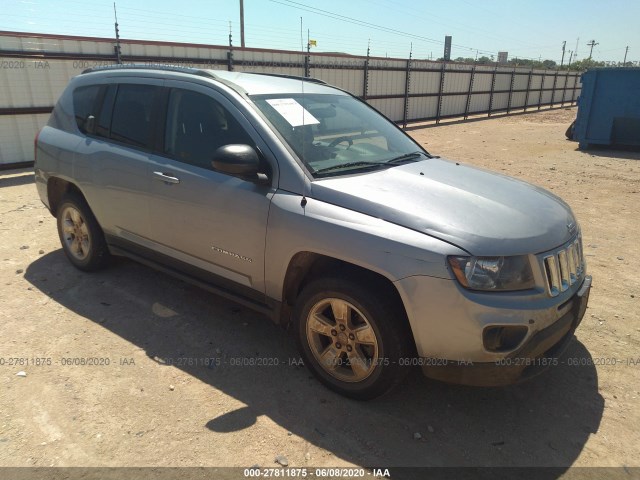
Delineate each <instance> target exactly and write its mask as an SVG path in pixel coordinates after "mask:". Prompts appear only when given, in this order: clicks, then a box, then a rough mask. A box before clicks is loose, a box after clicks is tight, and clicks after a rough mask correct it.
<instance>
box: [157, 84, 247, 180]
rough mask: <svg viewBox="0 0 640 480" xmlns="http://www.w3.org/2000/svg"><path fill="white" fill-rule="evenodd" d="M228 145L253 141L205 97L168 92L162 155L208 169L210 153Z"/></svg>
mask: <svg viewBox="0 0 640 480" xmlns="http://www.w3.org/2000/svg"><path fill="white" fill-rule="evenodd" d="M229 144H244V145H253V141H252V140H251V137H250V136H249V134H248V133H247V132H246V131H245V130H244V129H243V128H242V126H240V124H239V123H238V122H237V121H236V120H235V118H233V116H232V115H231V114H230V113H229V111H228V110H226V109H225V108H224V107H223V106H222V105H220V103H218V102H217V101H215V100H214V99H213V98H211V97H209V96H207V95H204V94H201V93H197V92H193V91H190V90H182V89H172V90H171V94H170V97H169V105H168V109H167V124H166V135H165V144H164V153H165V154H166V155H168V156H170V157H172V158H175V159H176V160H179V161H181V162H185V163H189V164H191V165H195V166H198V167H202V168H209V169H212V168H213V167H212V166H211V160H212V159H213V154H214V152H215V151H216V150H217V149H218V148H220V147H222V146H223V145H229Z"/></svg>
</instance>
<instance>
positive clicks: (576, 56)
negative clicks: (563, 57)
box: [573, 37, 580, 60]
mask: <svg viewBox="0 0 640 480" xmlns="http://www.w3.org/2000/svg"><path fill="white" fill-rule="evenodd" d="M579 43H580V37H578V38H576V49H575V50H574V51H573V59H574V60H577V59H578V44H579Z"/></svg>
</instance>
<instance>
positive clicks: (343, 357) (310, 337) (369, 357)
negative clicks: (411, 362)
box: [294, 278, 412, 400]
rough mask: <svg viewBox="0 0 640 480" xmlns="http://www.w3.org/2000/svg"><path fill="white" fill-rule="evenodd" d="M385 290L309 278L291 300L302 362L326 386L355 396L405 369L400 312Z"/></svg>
mask: <svg viewBox="0 0 640 480" xmlns="http://www.w3.org/2000/svg"><path fill="white" fill-rule="evenodd" d="M386 293H387V292H386V291H379V290H378V288H377V287H375V286H372V287H371V288H370V289H368V288H366V285H362V284H360V283H359V282H354V281H350V280H346V279H342V278H322V279H319V280H315V281H313V282H311V283H309V284H308V285H307V286H306V287H305V288H304V289H303V291H302V293H301V294H300V296H299V298H298V301H297V303H296V309H295V313H294V315H295V317H294V318H295V321H296V337H297V340H298V344H299V347H300V350H301V352H302V354H303V357H304V359H305V363H306V364H307V365H308V366H309V368H310V369H311V371H312V372H313V373H314V374H315V375H316V377H318V379H320V381H321V382H322V383H324V384H325V385H326V386H327V387H329V388H330V389H332V390H334V391H336V392H338V393H341V394H342V395H345V396H348V397H351V398H356V399H360V400H366V399H371V398H374V397H377V396H379V395H382V394H384V393H385V392H387V391H388V390H390V389H391V388H393V387H394V386H395V385H397V384H398V383H400V382H401V381H402V379H403V378H404V377H405V375H406V374H407V373H408V368H407V367H404V366H401V365H400V364H401V363H403V362H402V361H401V359H402V358H405V357H408V356H410V355H411V352H412V349H411V343H410V335H409V333H408V331H407V330H408V329H407V328H406V319H405V317H404V312H403V311H402V309H401V308H399V306H398V305H397V304H396V303H397V302H394V301H393V299H392V298H389V297H391V296H390V295H386Z"/></svg>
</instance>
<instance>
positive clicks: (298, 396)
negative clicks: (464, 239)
mask: <svg viewBox="0 0 640 480" xmlns="http://www.w3.org/2000/svg"><path fill="white" fill-rule="evenodd" d="M575 113H576V112H575V109H573V108H571V109H570V108H567V109H562V110H553V111H542V112H537V113H528V114H525V115H513V116H509V117H506V116H503V117H499V118H494V119H491V120H482V121H471V122H464V123H456V122H453V123H449V124H443V125H440V126H438V127H437V128H431V127H427V128H419V129H412V130H411V132H410V133H411V135H412V136H413V137H414V138H415V139H416V140H418V141H419V142H420V143H421V144H423V145H425V146H426V147H427V149H428V150H429V151H431V152H432V153H435V154H439V155H442V156H444V157H448V158H451V159H456V160H458V161H461V162H464V163H469V164H473V165H478V166H481V167H484V168H487V169H491V170H494V171H497V172H500V173H504V174H507V175H512V176H515V177H518V178H521V179H524V180H527V181H529V182H532V183H535V184H537V185H540V186H542V187H544V188H547V189H549V190H551V191H553V192H554V193H556V194H558V195H559V196H561V197H562V198H563V199H564V200H566V201H567V202H568V203H569V204H570V205H571V206H572V208H573V210H574V212H575V214H576V216H577V218H578V219H579V221H580V224H581V226H582V232H583V241H584V250H585V254H586V256H587V261H588V270H589V273H590V274H592V275H593V279H594V280H593V285H594V286H593V290H592V292H591V300H590V304H589V309H588V310H587V313H586V316H585V319H584V321H583V323H582V325H581V326H580V328H579V329H578V331H577V332H576V335H577V340H576V341H574V342H573V343H572V344H571V346H570V348H569V350H568V351H567V353H566V355H565V358H564V360H565V362H564V363H563V364H561V365H559V366H557V367H554V368H552V369H551V370H549V371H547V372H545V374H543V375H541V376H539V377H537V378H535V379H533V380H532V381H530V382H527V383H524V384H521V385H517V386H512V387H507V388H471V387H462V386H453V385H447V384H443V383H439V382H436V381H431V380H428V379H425V378H423V377H422V376H421V374H420V372H419V371H415V372H413V373H412V374H411V375H410V376H409V378H408V380H407V381H406V382H405V383H404V384H403V385H401V387H400V388H398V389H396V390H395V391H393V392H392V393H390V394H389V395H387V396H385V397H383V398H380V399H378V400H375V401H371V402H367V403H360V402H355V401H351V400H347V399H344V398H342V397H340V396H338V395H335V394H333V393H331V392H330V391H328V390H326V389H325V388H323V387H322V386H321V385H320V384H319V383H318V382H317V381H316V380H314V379H312V377H311V375H310V374H309V372H308V371H307V370H306V369H305V367H303V366H300V365H296V363H297V361H296V360H297V359H298V358H299V356H298V354H297V352H296V350H295V347H294V343H293V341H292V338H291V336H290V334H288V333H287V332H285V331H283V330H281V329H280V328H279V327H277V326H275V325H273V324H271V323H270V322H269V321H268V320H267V319H266V318H264V317H262V316H260V315H259V314H256V313H254V312H252V311H248V310H245V309H244V308H241V307H239V306H237V305H235V304H232V303H230V302H228V301H225V300H223V299H220V298H217V297H214V296H212V295H211V294H209V293H207V292H204V291H202V290H200V289H198V288H196V287H193V286H190V285H187V284H185V283H182V282H180V281H178V280H175V279H173V278H171V277H169V276H166V275H164V274H160V273H157V272H155V271H153V270H151V269H149V268H147V267H144V266H141V265H138V264H136V263H134V262H131V261H126V260H119V261H117V262H116V263H115V264H114V265H113V266H112V267H111V268H109V269H107V270H105V271H103V272H100V273H97V274H85V273H82V272H79V271H77V270H75V269H74V268H72V267H71V265H70V264H69V263H68V262H67V261H66V259H65V258H64V255H63V253H62V250H61V247H60V245H59V242H58V238H57V234H56V228H55V221H54V219H53V218H52V217H51V216H50V215H49V214H48V212H47V211H46V210H45V209H44V207H43V206H42V204H41V203H40V200H39V199H38V196H37V194H36V190H35V186H34V184H33V179H32V175H31V172H30V171H27V170H20V171H11V172H0V252H1V254H0V255H1V256H0V260H1V262H2V263H1V270H0V282H1V285H2V287H1V289H0V305H1V307H0V321H1V322H2V326H1V327H0V332H1V335H0V465H1V466H43V467H44V466H243V467H247V466H252V465H260V466H262V467H275V466H277V465H276V464H275V463H274V459H275V457H276V456H279V455H282V456H284V457H286V459H287V461H288V464H289V466H290V467H304V466H313V467H321V466H327V467H328V466H331V467H337V466H349V465H357V466H382V467H393V466H454V465H464V466H556V467H569V466H603V467H620V466H640V455H638V453H640V448H639V445H640V400H639V397H640V384H639V383H640V382H639V381H638V380H639V379H640V351H639V348H638V346H639V339H640V314H639V310H640V309H639V305H640V303H639V302H640V278H639V277H638V265H639V261H640V258H639V253H640V249H639V245H640V243H639V242H638V238H639V236H640V227H639V226H640V207H639V204H640V163H639V162H640V154H639V153H637V152H636V153H634V152H625V151H612V150H593V151H589V152H587V153H584V152H581V151H578V150H577V144H576V143H574V142H570V141H567V140H566V139H565V137H564V131H565V129H566V128H567V126H568V124H569V123H570V122H571V120H572V119H573V118H574V117H575ZM514 201H517V199H514ZM261 356H267V357H278V358H279V359H280V364H279V365H278V366H270V367H251V366H241V365H240V366H238V365H235V363H238V362H237V360H236V359H242V358H255V357H261ZM81 359H92V360H88V361H89V362H90V363H93V364H91V365H86V364H85V365H80V364H78V365H76V364H75V363H78V362H81V361H82V360H81ZM209 359H224V360H226V363H224V362H223V363H222V364H221V365H220V366H212V365H211V363H216V362H212V361H210V360H209ZM567 360H568V361H567ZM107 363H108V364H107ZM21 371H23V372H25V373H26V377H24V376H18V375H16V374H18V373H19V372H21ZM416 433H419V434H420V435H421V438H420V439H418V440H416V439H415V438H414V434H416Z"/></svg>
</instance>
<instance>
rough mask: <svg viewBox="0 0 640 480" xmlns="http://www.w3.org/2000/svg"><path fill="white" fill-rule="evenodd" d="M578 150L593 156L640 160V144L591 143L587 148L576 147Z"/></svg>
mask: <svg viewBox="0 0 640 480" xmlns="http://www.w3.org/2000/svg"><path fill="white" fill-rule="evenodd" d="M575 150H576V151H577V152H580V153H583V154H585V155H590V156H592V157H602V158H610V159H612V160H640V146H634V147H631V146H629V147H624V146H619V147H616V148H612V147H609V146H602V145H590V146H589V148H587V149H586V150H581V149H580V148H576V149H575Z"/></svg>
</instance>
